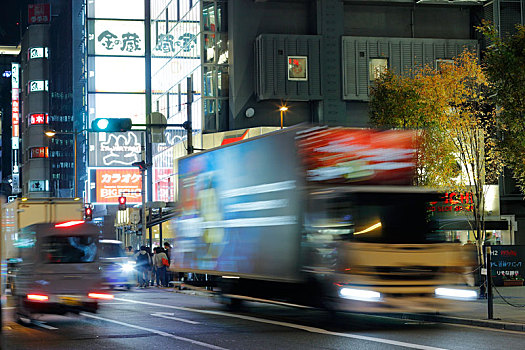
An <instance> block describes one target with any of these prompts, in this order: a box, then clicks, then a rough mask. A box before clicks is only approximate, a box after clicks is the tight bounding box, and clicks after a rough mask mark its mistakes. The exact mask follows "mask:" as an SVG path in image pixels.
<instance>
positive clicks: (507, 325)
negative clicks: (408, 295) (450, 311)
mask: <svg viewBox="0 0 525 350" xmlns="http://www.w3.org/2000/svg"><path fill="white" fill-rule="evenodd" d="M390 316H391V317H396V315H395V314H393V315H390ZM397 318H401V319H406V320H415V321H431V322H440V323H451V324H462V325H468V326H476V327H486V328H494V329H504V330H509V331H518V332H525V324H522V323H513V322H506V321H498V320H480V319H469V318H462V317H453V316H442V315H424V314H422V315H419V314H402V315H397Z"/></svg>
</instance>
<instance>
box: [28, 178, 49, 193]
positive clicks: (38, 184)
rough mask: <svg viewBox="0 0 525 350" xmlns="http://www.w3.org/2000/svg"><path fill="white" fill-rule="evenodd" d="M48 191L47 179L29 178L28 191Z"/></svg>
mask: <svg viewBox="0 0 525 350" xmlns="http://www.w3.org/2000/svg"><path fill="white" fill-rule="evenodd" d="M45 191H49V182H48V181H47V180H29V192H45Z"/></svg>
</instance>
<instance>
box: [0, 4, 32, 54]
mask: <svg viewBox="0 0 525 350" xmlns="http://www.w3.org/2000/svg"><path fill="white" fill-rule="evenodd" d="M35 2H38V1H33V0H0V3H1V4H0V45H13V46H16V45H18V44H19V43H20V16H22V18H23V22H22V23H24V25H23V27H25V22H26V18H27V4H28V3H35Z"/></svg>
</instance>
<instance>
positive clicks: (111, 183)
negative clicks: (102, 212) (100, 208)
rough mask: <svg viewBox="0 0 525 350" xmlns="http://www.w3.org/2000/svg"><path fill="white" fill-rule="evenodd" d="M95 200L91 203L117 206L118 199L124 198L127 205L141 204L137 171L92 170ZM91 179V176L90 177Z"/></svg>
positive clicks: (122, 169)
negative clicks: (93, 172) (93, 173)
mask: <svg viewBox="0 0 525 350" xmlns="http://www.w3.org/2000/svg"><path fill="white" fill-rule="evenodd" d="M93 171H95V198H93V196H92V197H91V202H93V203H105V204H115V205H116V204H118V197H120V196H122V195H123V196H125V197H126V199H127V203H141V202H142V196H141V191H142V176H141V175H140V172H139V170H138V169H132V168H121V169H111V168H108V169H100V168H98V169H94V170H93ZM91 179H93V176H92V177H91Z"/></svg>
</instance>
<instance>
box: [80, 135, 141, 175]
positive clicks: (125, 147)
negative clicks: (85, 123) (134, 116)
mask: <svg viewBox="0 0 525 350" xmlns="http://www.w3.org/2000/svg"><path fill="white" fill-rule="evenodd" d="M140 133H141V132H139V131H129V132H113V133H105V132H102V133H98V132H95V133H90V135H89V136H90V137H89V166H90V167H122V166H131V164H132V163H134V162H139V161H140V160H141V141H140V140H141V139H140Z"/></svg>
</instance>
